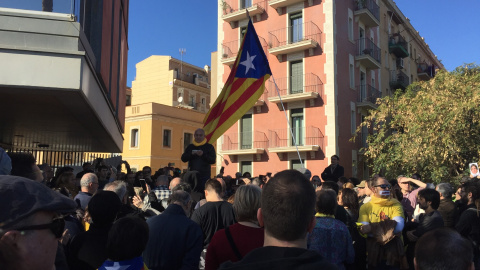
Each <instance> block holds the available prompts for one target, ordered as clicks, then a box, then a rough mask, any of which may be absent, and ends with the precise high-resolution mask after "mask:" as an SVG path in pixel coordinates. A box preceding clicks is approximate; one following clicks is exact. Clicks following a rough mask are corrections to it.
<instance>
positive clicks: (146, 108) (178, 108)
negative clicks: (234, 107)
mask: <svg viewBox="0 0 480 270" xmlns="http://www.w3.org/2000/svg"><path fill="white" fill-rule="evenodd" d="M136 68H137V75H136V78H135V80H134V81H133V83H132V90H131V102H132V103H131V104H132V105H131V106H127V108H126V115H125V116H126V117H125V133H124V138H125V140H124V144H123V154H122V156H123V159H124V160H127V161H128V163H129V164H130V166H131V168H132V169H134V170H135V169H136V170H137V171H138V170H141V169H142V168H143V167H144V166H150V167H152V170H154V171H156V170H158V169H159V168H163V167H165V166H167V165H168V164H169V163H174V164H175V165H173V166H174V167H178V168H180V169H182V170H184V169H187V166H188V164H187V163H183V162H182V161H181V159H180V158H181V155H182V153H183V151H184V149H185V148H186V147H187V146H188V145H189V144H190V143H191V142H192V141H193V134H194V132H195V130H196V129H198V128H201V127H202V126H203V118H204V117H205V113H206V112H208V110H209V108H210V83H209V82H210V68H209V67H208V66H205V68H200V67H196V66H194V65H191V64H188V63H185V62H182V61H180V60H178V59H175V58H172V57H170V56H150V57H149V58H147V59H145V60H143V61H141V62H140V63H138V64H137V65H136ZM212 171H213V172H214V171H215V169H214V168H212ZM212 175H213V174H212Z"/></svg>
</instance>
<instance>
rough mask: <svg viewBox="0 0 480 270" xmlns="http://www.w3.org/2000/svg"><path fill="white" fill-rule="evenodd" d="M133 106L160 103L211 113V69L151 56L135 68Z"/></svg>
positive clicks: (165, 57) (173, 59) (167, 57)
mask: <svg viewBox="0 0 480 270" xmlns="http://www.w3.org/2000/svg"><path fill="white" fill-rule="evenodd" d="M136 67H137V76H136V78H135V80H134V81H133V82H132V105H138V104H144V103H149V102H153V103H159V104H163V105H167V106H179V107H184V108H188V109H193V110H196V111H198V112H202V113H206V112H208V110H209V109H210V105H209V104H210V68H209V67H208V66H205V67H204V68H203V69H202V68H200V67H197V66H194V65H191V64H188V63H186V62H182V61H180V60H178V59H175V58H172V57H171V56H164V55H153V56H150V57H149V58H147V59H145V60H143V61H141V62H140V63H138V64H137V65H136Z"/></svg>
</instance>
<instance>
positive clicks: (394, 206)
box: [358, 196, 404, 223]
mask: <svg viewBox="0 0 480 270" xmlns="http://www.w3.org/2000/svg"><path fill="white" fill-rule="evenodd" d="M394 217H402V218H404V215H403V208H402V204H401V203H400V202H399V201H397V200H395V199H383V198H378V197H375V196H372V200H370V202H368V203H366V204H364V205H362V207H360V212H359V216H358V222H369V223H374V222H380V221H382V220H387V219H393V218H394Z"/></svg>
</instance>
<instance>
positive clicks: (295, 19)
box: [290, 13, 303, 43]
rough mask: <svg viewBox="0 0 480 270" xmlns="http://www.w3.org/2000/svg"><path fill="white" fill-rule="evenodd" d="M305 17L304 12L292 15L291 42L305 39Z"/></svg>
mask: <svg viewBox="0 0 480 270" xmlns="http://www.w3.org/2000/svg"><path fill="white" fill-rule="evenodd" d="M302 22H303V18H302V13H297V14H293V15H291V16H290V28H291V29H290V41H291V43H295V42H299V41H302V40H303V29H302V27H303V24H302Z"/></svg>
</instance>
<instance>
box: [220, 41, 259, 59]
mask: <svg viewBox="0 0 480 270" xmlns="http://www.w3.org/2000/svg"><path fill="white" fill-rule="evenodd" d="M258 39H259V40H260V44H261V46H262V48H263V52H264V53H265V55H266V54H267V41H265V39H264V38H263V37H261V36H258ZM241 41H242V39H237V40H234V41H229V42H224V43H222V59H227V58H231V57H237V54H238V50H239V49H240V46H241Z"/></svg>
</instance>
